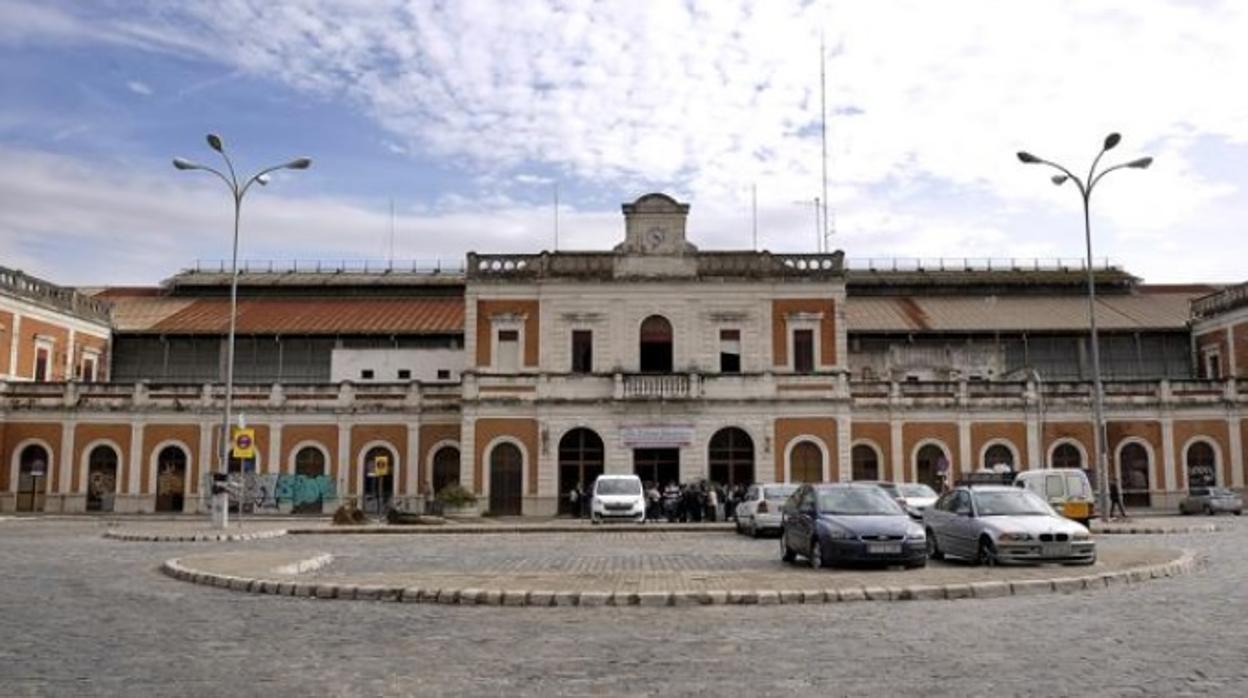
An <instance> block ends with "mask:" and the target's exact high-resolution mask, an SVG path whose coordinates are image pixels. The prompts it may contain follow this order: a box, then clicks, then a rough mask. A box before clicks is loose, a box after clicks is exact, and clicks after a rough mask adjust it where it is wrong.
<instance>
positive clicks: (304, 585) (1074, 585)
mask: <svg viewBox="0 0 1248 698" xmlns="http://www.w3.org/2000/svg"><path fill="white" fill-rule="evenodd" d="M332 560H333V556H332V555H329V554H326V553H322V554H320V555H317V556H315V557H312V558H308V559H306V560H301V561H299V562H296V563H292V564H290V565H285V566H283V567H279V568H277V569H274V570H273V571H274V573H276V574H299V573H301V572H309V571H312V570H315V569H320V568H321V567H324V566H325V565H327V564H329V562H330V561H332ZM1206 564H1207V560H1206V559H1205V558H1203V557H1198V556H1197V555H1195V554H1194V553H1192V552H1191V551H1188V550H1185V551H1183V554H1182V555H1180V556H1179V557H1178V558H1176V559H1174V560H1172V561H1170V562H1165V563H1161V564H1156V565H1144V566H1140V567H1131V568H1128V569H1125V570H1116V571H1114V572H1100V573H1096V574H1087V575H1082V576H1075V577H1066V576H1059V577H1052V578H1050V579H1018V580H1000V581H989V582H964V583H956V584H914V585H910V586H903V587H878V586H875V587H845V588H840V589H835V588H834V589H823V590H821V591H793V590H783V591H780V590H775V589H762V590H729V591H721V590H716V591H676V592H670V591H646V592H612V591H559V592H555V591H548V590H529V589H506V590H499V589H478V588H464V589H444V588H439V589H424V588H419V587H398V586H394V587H388V586H376V585H365V586H361V585H357V584H350V583H341V584H338V583H333V582H300V581H292V580H290V579H282V580H273V579H261V578H251V577H237V576H232V575H224V574H216V573H212V572H203V571H199V570H195V569H192V568H190V567H186V566H185V565H183V564H182V561H181V560H180V559H179V558H173V559H170V560H166V561H165V562H164V564H162V565H161V567H160V569H161V571H162V572H164V573H165V574H166V575H168V576H170V577H173V578H175V579H180V580H183V581H187V582H192V583H195V584H203V585H206V586H213V587H219V588H223V589H229V590H230V591H246V592H250V593H253V594H272V595H276V596H298V597H306V598H317V599H352V600H360V601H365V600H367V601H392V602H403V603H431V604H446V605H458V606H513V607H520V606H525V607H542V608H554V607H567V606H586V607H596V606H637V607H654V608H657V607H665V606H686V607H687V606H710V605H742V606H744V605H753V606H759V605H774V604H785V605H791V604H823V603H838V602H848V601H920V600H930V601H935V600H955V599H991V598H1005V597H1008V596H1031V595H1035V594H1069V593H1075V592H1083V591H1093V590H1104V589H1109V588H1113V587H1118V586H1124V585H1131V584H1140V583H1142V582H1147V581H1149V580H1152V579H1161V578H1164V577H1177V576H1180V575H1184V574H1189V573H1192V572H1194V571H1196V570H1199V569H1203V568H1204V567H1205V566H1206ZM283 570H296V571H295V572H293V573H292V572H284V571H283Z"/></svg>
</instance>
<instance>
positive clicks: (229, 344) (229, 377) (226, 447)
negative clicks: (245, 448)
mask: <svg viewBox="0 0 1248 698" xmlns="http://www.w3.org/2000/svg"><path fill="white" fill-rule="evenodd" d="M242 208H243V199H242V196H241V195H240V193H239V191H238V189H237V187H235V190H234V250H233V254H232V255H231V258H230V332H229V338H228V339H227V340H226V349H225V411H224V414H223V415H222V417H221V464H220V468H221V472H222V473H226V474H228V473H229V472H230V455H229V454H230V416H231V415H230V413H231V412H232V411H233V408H234V331H235V328H236V322H237V317H238V227H239V219H240V218H241V217H242ZM239 470H240V472H239V482H240V483H241V482H242V480H243V475H244V474H243V473H242V472H241V470H242V468H241V467H240V468H239ZM225 508H226V511H227V515H228V511H229V502H228V500H227V502H226V507H225ZM238 525H239V526H242V525H243V498H242V496H240V497H239V498H238Z"/></svg>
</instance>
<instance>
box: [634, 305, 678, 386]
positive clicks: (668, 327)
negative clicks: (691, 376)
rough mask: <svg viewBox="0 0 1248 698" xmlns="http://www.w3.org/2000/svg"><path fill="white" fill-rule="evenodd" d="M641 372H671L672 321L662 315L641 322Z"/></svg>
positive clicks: (652, 316)
mask: <svg viewBox="0 0 1248 698" xmlns="http://www.w3.org/2000/svg"><path fill="white" fill-rule="evenodd" d="M641 372H642V373H671V372H672V323H670V322H668V321H667V318H665V317H663V316H662V315H651V316H650V317H648V318H646V319H645V320H644V321H643V322H642V323H641Z"/></svg>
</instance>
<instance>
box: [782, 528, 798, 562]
mask: <svg viewBox="0 0 1248 698" xmlns="http://www.w3.org/2000/svg"><path fill="white" fill-rule="evenodd" d="M780 559H781V560H784V561H785V562H793V561H794V560H796V559H797V553H795V552H793V550H792V548H790V547H789V537H788V536H786V535H785V533H784V529H781V530H780Z"/></svg>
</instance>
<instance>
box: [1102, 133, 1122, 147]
mask: <svg viewBox="0 0 1248 698" xmlns="http://www.w3.org/2000/svg"><path fill="white" fill-rule="evenodd" d="M1120 140H1122V134H1121V133H1111V134H1109V135H1108V136H1105V150H1113V149H1114V146H1116V145H1118V141H1120Z"/></svg>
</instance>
